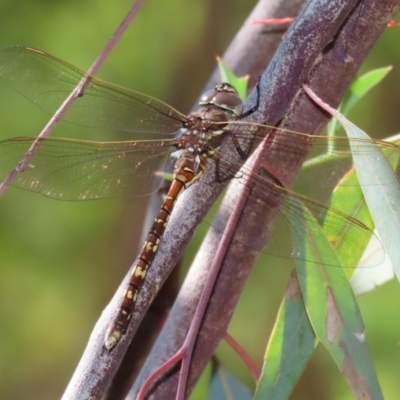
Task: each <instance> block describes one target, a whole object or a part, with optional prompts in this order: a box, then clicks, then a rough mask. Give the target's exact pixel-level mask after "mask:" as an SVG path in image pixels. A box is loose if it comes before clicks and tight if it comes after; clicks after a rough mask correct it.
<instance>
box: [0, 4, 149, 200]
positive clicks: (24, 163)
mask: <svg viewBox="0 0 400 400" xmlns="http://www.w3.org/2000/svg"><path fill="white" fill-rule="evenodd" d="M144 1H145V0H137V1H136V2H135V4H134V5H133V6H132V7H131V9H130V10H129V12H128V14H127V15H126V17H125V18H124V20H123V21H122V23H121V24H120V25H119V27H118V28H117V30H116V31H115V33H114V35H113V36H112V37H111V39H110V40H109V41H108V43H107V45H106V46H105V47H104V49H103V50H102V51H101V53H100V54H99V56H98V57H97V58H96V60H95V61H94V62H93V64H92V65H91V66H90V68H89V69H88V71H87V73H86V74H85V76H84V77H83V78H82V79H81V80H80V82H79V83H78V84H77V86H76V87H75V89H74V90H73V91H72V92H71V94H70V95H69V96H68V97H67V98H66V99H65V101H64V102H63V103H62V105H61V106H60V108H59V109H58V110H57V111H56V112H55V113H54V115H53V116H52V117H51V119H50V120H49V122H48V123H47V124H46V126H45V127H44V128H43V130H42V131H41V132H40V134H39V135H38V137H37V139H36V140H35V141H34V142H33V143H32V145H31V146H30V147H29V149H28V151H27V152H26V153H25V155H24V156H23V158H22V159H21V161H20V162H19V163H18V165H17V166H16V167H15V168H14V169H13V170H12V171H11V172H10V173H9V174H8V175H7V176H6V178H5V179H4V180H3V182H1V184H0V196H1V195H2V194H3V193H4V191H5V190H6V189H7V188H8V186H10V185H11V183H12V182H13V181H14V179H15V178H16V177H17V175H18V174H19V173H22V172H24V171H25V170H26V169H27V168H28V166H29V162H30V160H31V159H32V157H33V156H34V155H35V153H36V152H37V151H38V149H39V147H40V145H41V143H42V139H43V138H46V137H48V136H49V135H50V133H51V131H52V130H53V129H54V128H55V126H56V125H57V124H58V122H59V121H60V120H61V119H62V117H63V116H64V114H65V113H66V112H67V111H68V110H69V108H70V107H71V106H72V104H73V103H74V102H75V100H76V99H78V98H79V97H81V96H83V95H84V92H85V88H86V87H87V85H88V84H89V83H90V81H91V79H92V77H93V75H95V74H96V72H97V71H98V69H99V68H100V67H101V65H102V64H103V62H104V61H105V59H106V58H107V56H108V55H109V53H110V52H111V50H112V49H113V48H114V46H115V45H116V43H117V42H118V40H119V39H120V37H121V36H122V34H123V33H124V32H125V30H126V29H127V27H128V26H129V24H130V23H131V21H132V19H133V18H134V17H135V15H136V14H137V13H138V12H139V10H140V8H141V7H142V5H143V3H144Z"/></svg>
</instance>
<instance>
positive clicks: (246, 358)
mask: <svg viewBox="0 0 400 400" xmlns="http://www.w3.org/2000/svg"><path fill="white" fill-rule="evenodd" d="M224 339H225V342H226V343H228V345H229V346H231V347H232V349H233V350H235V352H236V353H237V354H238V355H239V357H240V358H241V359H242V360H243V362H244V363H245V364H246V366H247V368H248V370H249V371H250V373H251V375H252V376H253V378H254V380H255V381H256V382H258V381H259V379H260V376H261V371H260V370H259V368H258V367H257V365H256V363H255V362H254V361H253V359H252V358H251V357H250V355H249V354H248V353H247V351H246V350H245V349H244V348H243V347H242V346H241V345H240V343H239V342H237V341H236V340H235V339H234V338H233V337H232V336H231V335H230V334H229V333H228V332H226V334H225V337H224Z"/></svg>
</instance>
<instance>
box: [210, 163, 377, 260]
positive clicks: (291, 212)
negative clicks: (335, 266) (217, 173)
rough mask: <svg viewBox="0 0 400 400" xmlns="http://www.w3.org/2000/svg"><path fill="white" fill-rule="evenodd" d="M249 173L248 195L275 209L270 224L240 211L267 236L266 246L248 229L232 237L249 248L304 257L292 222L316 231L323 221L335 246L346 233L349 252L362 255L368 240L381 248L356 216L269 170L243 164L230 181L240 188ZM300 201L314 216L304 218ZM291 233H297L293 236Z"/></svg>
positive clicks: (228, 209)
mask: <svg viewBox="0 0 400 400" xmlns="http://www.w3.org/2000/svg"><path fill="white" fill-rule="evenodd" d="M210 168H215V166H214V165H213V164H210ZM218 168H223V169H224V170H225V171H228V170H229V169H231V170H232V172H233V170H234V168H233V166H232V163H230V162H228V161H227V160H223V159H222V160H220V161H219V166H218ZM250 174H251V176H252V179H253V189H252V191H251V195H250V196H251V197H252V198H253V199H256V203H258V204H260V203H262V204H264V206H267V207H265V210H266V212H270V210H277V212H276V223H275V224H271V225H269V223H270V221H269V220H268V221H261V220H260V216H258V217H257V216H256V214H254V215H253V213H252V212H251V211H249V212H248V213H246V214H242V216H241V219H242V220H245V221H247V222H248V223H249V225H250V226H254V225H257V226H259V225H260V224H263V232H264V233H263V235H265V236H266V237H268V238H270V240H269V243H268V246H267V247H266V249H263V242H262V240H261V243H262V244H257V242H258V241H259V238H257V237H256V238H255V237H254V235H252V234H251V232H248V233H247V234H246V235H244V236H241V237H236V238H235V240H237V241H239V242H241V243H243V244H245V245H246V246H248V247H249V248H252V249H255V250H258V251H262V252H265V253H267V254H271V255H274V256H277V257H281V258H298V259H303V257H305V256H304V255H302V254H301V253H299V254H296V253H295V252H294V250H293V245H292V243H294V242H296V241H297V242H298V241H299V240H300V242H301V241H303V240H304V237H301V235H302V233H297V231H296V230H295V229H293V226H295V225H296V224H301V225H302V226H306V227H307V229H308V230H311V231H313V232H317V233H318V232H319V231H320V225H321V224H322V223H323V224H324V229H325V230H326V231H327V232H329V234H328V235H329V237H328V239H329V240H330V241H331V244H332V246H334V247H336V246H338V245H342V244H341V243H338V242H337V241H338V238H342V237H343V236H344V235H345V236H346V246H347V248H348V249H349V252H351V253H354V254H357V253H359V254H360V255H361V254H362V251H363V250H364V248H365V247H364V246H366V245H367V243H368V242H371V243H373V244H374V247H375V249H377V250H382V249H383V247H382V243H381V242H380V240H379V238H378V237H377V236H376V235H375V234H374V233H373V232H372V230H371V229H369V228H368V227H367V226H366V225H364V224H363V223H361V222H359V221H358V220H357V219H355V218H353V217H351V216H349V215H346V214H345V213H343V212H341V211H339V210H337V209H334V208H331V207H328V206H326V205H324V204H322V203H320V202H318V201H315V200H313V199H311V198H308V197H306V196H303V195H301V194H299V193H295V192H293V191H291V190H289V189H286V188H283V187H282V186H280V185H279V183H277V181H276V179H275V178H273V177H268V173H267V174H266V176H265V177H264V176H261V175H259V174H252V173H251V172H250V171H246V169H244V168H242V170H241V173H240V174H239V176H238V175H236V177H235V178H234V179H233V180H232V183H231V184H232V185H236V186H237V187H238V189H239V188H240V186H242V185H243V179H242V177H243V176H244V175H250ZM228 193H229V192H228ZM299 200H300V202H299ZM230 204H231V206H225V214H224V217H223V218H224V219H225V220H227V219H228V217H229V215H230V214H231V213H232V212H233V208H234V205H235V204H236V201H235V200H233V201H231V202H230ZM302 204H303V205H304V206H306V207H307V208H308V209H309V210H310V211H311V213H312V215H313V216H314V217H315V218H311V217H310V218H308V219H307V220H305V218H306V217H305V215H304V212H303V210H302ZM255 206H256V205H255ZM293 235H294V236H296V235H300V236H298V237H297V238H293ZM311 236H312V235H311ZM296 239H297V240H296ZM381 256H382V259H379V260H378V259H377V258H374V260H373V265H366V266H376V265H378V264H379V263H380V262H381V261H383V258H384V252H383V251H382V252H381ZM343 261H344V263H345V265H344V266H345V267H354V265H346V262H347V258H346V260H343Z"/></svg>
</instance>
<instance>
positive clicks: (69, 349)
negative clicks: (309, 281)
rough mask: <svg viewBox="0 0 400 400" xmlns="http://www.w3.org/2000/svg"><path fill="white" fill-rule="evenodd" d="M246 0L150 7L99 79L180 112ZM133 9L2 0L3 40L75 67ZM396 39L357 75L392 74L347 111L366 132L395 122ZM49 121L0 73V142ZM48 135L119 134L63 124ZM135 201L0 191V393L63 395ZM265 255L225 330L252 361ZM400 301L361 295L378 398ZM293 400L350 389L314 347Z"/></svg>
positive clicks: (390, 292)
mask: <svg viewBox="0 0 400 400" xmlns="http://www.w3.org/2000/svg"><path fill="white" fill-rule="evenodd" d="M245 3H246V4H245ZM255 3H256V1H255V0H254V1H251V2H243V1H240V0H223V1H221V0H220V1H217V2H216V1H214V0H202V1H200V0H196V1H191V2H188V1H185V0H175V1H167V0H164V1H157V2H154V1H153V2H151V1H148V2H147V3H146V4H145V6H144V7H143V9H142V11H141V12H140V14H139V16H138V17H137V19H136V20H135V21H134V23H133V24H132V26H131V27H130V28H129V29H128V31H127V32H126V34H125V35H124V36H123V38H122V40H121V41H120V42H119V43H118V45H117V47H116V48H115V49H114V50H113V52H112V53H111V55H110V57H109V58H108V60H107V61H106V63H105V64H104V66H103V67H102V68H101V70H100V72H99V73H98V76H99V77H100V78H102V79H105V80H108V81H111V82H113V83H117V84H119V85H122V86H126V87H131V88H134V89H136V90H139V91H142V92H145V93H148V94H150V95H153V96H156V97H158V98H160V99H162V100H164V101H166V102H168V103H170V104H172V105H173V106H175V107H176V108H178V109H180V110H182V111H184V112H187V111H188V110H189V109H190V108H191V106H192V104H193V101H194V100H195V99H196V97H197V96H198V94H199V91H200V90H201V88H202V87H203V85H204V83H205V82H206V79H207V78H208V77H209V75H210V73H211V71H212V70H213V69H214V67H215V55H217V54H222V53H223V51H224V50H225V48H226V47H227V45H228V44H229V42H230V40H231V38H232V37H233V35H234V34H235V32H236V31H237V29H238V28H239V27H240V26H241V24H242V22H243V21H244V19H245V18H246V17H247V15H248V13H249V11H250V10H251V9H252V7H253V6H254V4H255ZM130 5H131V1H128V0H121V1H119V2H109V1H107V0H96V1H94V0H87V1H68V2H67V1H57V2H53V1H49V0H36V1H31V2H28V1H18V0H9V1H7V0H3V1H2V2H0V46H1V47H4V46H8V45H13V44H24V45H30V46H34V47H37V48H40V49H43V50H45V51H47V52H49V53H51V54H54V55H55V56H57V57H59V58H61V59H64V60H66V61H68V62H70V63H72V64H74V65H76V66H78V67H80V68H83V69H85V68H87V67H88V66H89V65H90V64H91V62H92V61H93V60H94V59H95V57H96V56H97V54H98V53H99V51H100V50H101V49H102V47H103V46H104V45H105V43H106V42H107V40H108V39H109V37H110V36H111V34H112V33H113V32H114V30H115V28H116V26H117V25H118V24H119V23H120V21H121V20H122V18H123V17H124V15H125V13H126V12H127V10H128V8H129V7H130ZM227 10H229V12H227ZM399 38H400V28H391V29H387V30H386V32H385V33H384V34H383V35H382V37H381V39H380V40H379V43H378V44H377V46H376V47H375V48H374V50H373V52H372V53H371V55H370V57H369V58H368V60H367V62H366V63H365V66H364V67H363V70H364V71H366V70H369V69H371V68H373V67H378V66H386V65H389V64H391V65H393V66H394V70H393V71H392V72H391V73H390V75H389V77H388V78H386V80H385V81H384V82H383V83H382V84H381V85H380V86H379V87H378V88H376V89H374V90H373V92H372V93H371V94H370V95H369V96H368V97H367V99H365V100H363V101H362V103H361V104H360V105H358V106H357V107H356V109H355V110H354V112H353V113H352V114H351V116H350V117H351V118H352V119H353V120H354V121H355V122H356V123H357V124H359V125H360V126H361V127H362V128H364V129H365V130H366V131H367V132H368V133H369V134H370V135H371V136H373V137H376V138H378V137H379V138H382V137H385V136H389V135H391V134H393V133H397V132H398V129H399V126H400V117H399V115H400V113H399V106H400V93H399V90H397V87H398V86H399V85H398V82H399V79H400V51H399V45H398V44H399V43H400V41H399ZM47 119H48V116H47V115H46V114H44V113H43V112H42V111H40V110H39V109H38V108H37V107H35V106H34V105H33V104H31V103H30V102H29V101H27V100H26V99H25V98H24V97H22V96H21V95H19V94H18V93H17V92H15V91H14V90H13V89H11V88H10V87H8V86H7V85H6V84H4V83H3V82H2V81H0V126H1V130H0V139H6V138H9V137H14V136H26V135H28V136H29V135H36V134H37V133H38V132H39V131H40V130H41V128H42V127H43V126H44V124H45V123H46V121H47ZM54 136H58V137H64V136H65V137H81V138H83V139H92V140H117V139H118V138H117V137H116V136H115V135H113V136H112V135H111V134H107V133H105V132H101V131H93V130H90V129H86V128H80V127H77V126H73V125H69V124H66V123H64V124H60V125H59V126H58V127H57V129H56V130H55V131H54ZM144 201H145V200H137V201H123V200H103V201H93V202H82V203H79V202H77V203H68V202H61V201H54V200H50V199H48V198H45V197H43V196H40V195H37V194H33V193H29V192H26V191H22V190H18V189H14V188H11V189H9V190H8V192H7V193H6V194H5V195H4V197H2V198H1V199H0V274H1V279H0V338H1V340H0V343H1V344H0V399H13V400H15V399H28V398H29V399H31V400H35V399H38V400H39V399H40V400H46V399H55V398H59V397H60V396H61V394H62V393H63V390H64V388H65V387H66V385H67V383H68V381H69V379H70V377H71V375H72V373H73V371H74V368H75V366H76V365H77V363H78V361H79V359H80V355H81V354H82V351H83V349H84V348H85V345H86V342H87V340H88V337H89V334H90V332H91V330H92V327H93V325H94V324H95V322H96V320H97V318H98V317H99V315H100V313H101V312H102V310H103V308H104V307H105V305H106V304H107V302H108V300H109V299H110V298H111V296H112V295H113V293H114V291H115V290H116V288H117V286H118V284H119V283H120V280H121V279H122V277H123V276H124V274H125V273H126V271H127V269H128V268H129V266H130V265H131V263H132V262H133V260H134V258H135V256H136V253H137V249H138V248H139V246H140V244H139V243H138V240H139V237H140V235H141V223H142V218H143V214H144V207H145V202H144ZM197 244H198V243H196V241H193V243H192V244H191V246H190V248H189V249H188V253H187V255H186V258H185V259H186V261H187V264H189V262H190V260H191V259H192V258H193V257H194V254H195V248H196V245H197ZM263 257H264V256H263ZM262 261H263V262H261V263H259V265H258V266H257V267H256V268H255V269H254V272H253V274H252V276H251V278H250V280H249V283H248V285H247V288H246V290H245V293H244V294H243V296H242V299H241V301H240V304H239V307H238V310H237V312H236V314H235V317H234V319H233V321H232V324H231V328H230V333H231V334H232V335H233V336H234V337H235V338H236V339H237V340H239V341H240V342H241V343H242V344H243V346H244V347H245V348H246V349H247V350H248V351H249V352H250V354H251V355H252V356H253V357H254V359H255V360H256V361H257V362H258V364H259V365H261V362H262V356H263V353H264V348H265V344H266V342H267V340H268V335H269V333H270V331H271V329H272V327H273V323H274V320H275V316H276V313H277V309H278V307H279V304H280V301H281V299H282V295H283V292H284V289H285V284H286V280H287V276H288V274H289V272H290V266H289V265H286V266H282V265H278V262H277V260H276V259H272V258H270V259H266V258H263V260H262ZM263 264H267V265H272V267H267V268H266V267H265V266H264V265H263ZM399 300H400V291H399V288H398V285H397V283H394V282H392V283H390V284H387V285H385V286H384V287H382V288H379V289H378V290H376V291H374V292H373V293H371V294H368V295H366V296H364V297H363V298H361V299H360V306H361V309H362V314H363V316H364V320H365V324H366V338H367V342H368V344H369V347H370V350H371V353H372V358H373V360H374V363H375V365H376V369H377V373H378V377H379V380H380V382H381V384H382V388H383V391H384V394H385V397H386V398H395V397H396V395H395V393H399V391H400V383H399V380H398V379H397V375H398V365H399V361H400V350H399V345H398V342H399V341H400V318H399V316H400V311H399V310H398V309H397V307H396V305H397V304H400V301H399ZM218 354H219V355H220V356H221V357H222V358H224V359H226V360H228V362H229V364H228V365H230V367H231V370H232V371H233V372H234V373H235V374H236V375H237V376H240V377H241V379H243V380H244V382H246V384H248V385H249V386H251V385H252V382H251V378H250V376H249V374H248V373H247V372H246V370H245V367H244V365H243V364H242V363H241V361H240V360H239V359H238V358H237V357H236V356H235V355H233V354H232V351H231V350H230V349H228V348H227V346H226V345H224V344H222V345H221V346H220V349H219V350H218ZM292 398H293V399H322V398H324V399H351V398H352V396H351V395H350V394H349V389H348V387H347V385H346V383H345V382H344V380H343V378H342V377H341V376H340V374H339V373H338V372H337V369H336V367H335V365H334V364H333V362H332V361H331V360H330V358H329V356H328V355H327V353H326V352H325V351H324V350H323V349H322V348H319V349H318V350H317V351H316V354H315V355H314V357H313V360H312V362H311V364H310V365H309V367H308V369H307V371H306V373H305V375H304V377H303V378H302V380H301V382H300V383H299V385H298V387H297V389H296V393H295V394H294V395H293V396H292Z"/></svg>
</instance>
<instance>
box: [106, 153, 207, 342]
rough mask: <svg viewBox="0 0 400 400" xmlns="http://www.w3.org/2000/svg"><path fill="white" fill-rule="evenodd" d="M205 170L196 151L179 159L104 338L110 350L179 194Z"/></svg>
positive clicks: (125, 324) (126, 320)
mask: <svg viewBox="0 0 400 400" xmlns="http://www.w3.org/2000/svg"><path fill="white" fill-rule="evenodd" d="M201 172H202V168H198V169H197V171H195V155H194V154H193V153H189V154H184V155H182V156H181V157H180V159H179V160H178V162H177V164H176V166H175V171H174V179H173V181H172V184H171V187H170V190H169V191H168V194H167V196H166V198H165V200H164V202H163V204H162V206H161V208H160V211H159V212H158V214H157V217H156V219H155V220H154V222H153V224H152V226H151V228H150V231H149V234H148V235H147V239H146V241H145V242H144V244H143V248H142V251H141V252H140V254H139V257H138V258H137V261H136V264H135V266H134V267H133V270H132V274H131V278H130V280H129V284H128V288H127V289H126V291H125V293H124V296H123V298H122V301H121V305H120V307H119V310H118V313H117V315H116V317H115V319H114V321H113V322H112V324H111V325H110V326H109V328H108V329H107V332H106V336H105V340H104V346H105V347H106V349H107V350H112V349H113V348H114V347H115V346H116V344H117V343H118V342H119V340H120V339H121V336H122V335H123V333H124V332H125V330H126V328H127V327H128V324H129V320H130V319H131V316H132V313H133V310H134V308H135V303H136V299H137V296H138V293H139V291H140V288H141V287H142V286H143V282H144V279H145V277H146V274H147V270H148V269H149V267H150V265H151V263H152V262H153V260H154V257H155V255H156V253H157V250H158V247H159V244H160V241H161V239H162V237H163V235H164V232H165V229H166V227H167V224H168V220H169V217H170V215H171V213H172V210H173V208H174V205H175V201H176V199H177V198H178V195H179V194H180V193H181V192H182V191H183V190H184V189H186V188H187V187H188V186H189V185H190V184H191V183H192V182H193V181H194V180H195V178H196V177H197V176H198V175H200V173H201Z"/></svg>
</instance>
